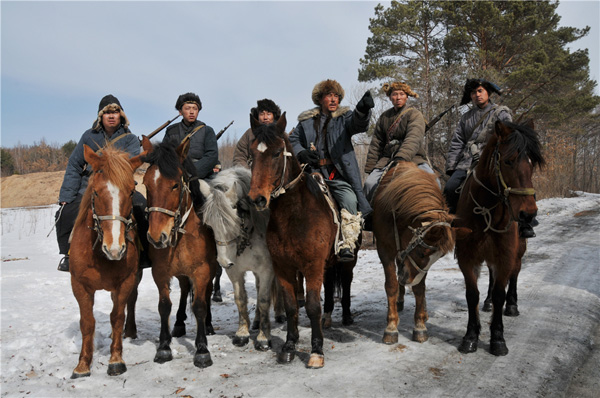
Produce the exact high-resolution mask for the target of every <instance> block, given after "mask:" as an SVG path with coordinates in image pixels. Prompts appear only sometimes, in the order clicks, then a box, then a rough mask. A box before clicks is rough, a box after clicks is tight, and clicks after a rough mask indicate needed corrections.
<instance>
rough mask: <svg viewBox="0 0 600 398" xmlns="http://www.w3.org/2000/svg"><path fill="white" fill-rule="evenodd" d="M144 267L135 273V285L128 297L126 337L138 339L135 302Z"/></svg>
mask: <svg viewBox="0 0 600 398" xmlns="http://www.w3.org/2000/svg"><path fill="white" fill-rule="evenodd" d="M143 275H144V269H143V268H139V269H138V271H137V272H136V275H135V286H134V287H133V290H132V291H131V293H130V294H129V298H128V299H127V318H125V333H124V336H123V337H124V338H128V337H129V338H132V339H137V325H136V324H135V303H136V302H137V298H138V286H139V285H140V282H141V281H142V276H143Z"/></svg>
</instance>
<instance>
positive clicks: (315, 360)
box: [306, 354, 325, 369]
mask: <svg viewBox="0 0 600 398" xmlns="http://www.w3.org/2000/svg"><path fill="white" fill-rule="evenodd" d="M323 366H325V357H323V355H321V354H310V358H309V359H308V364H307V365H306V367H307V368H309V369H321V368H322V367H323Z"/></svg>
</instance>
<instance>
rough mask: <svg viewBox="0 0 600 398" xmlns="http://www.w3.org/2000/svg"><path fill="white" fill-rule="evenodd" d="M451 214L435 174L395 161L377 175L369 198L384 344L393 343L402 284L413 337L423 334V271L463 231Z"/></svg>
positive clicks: (419, 338) (425, 316)
mask: <svg viewBox="0 0 600 398" xmlns="http://www.w3.org/2000/svg"><path fill="white" fill-rule="evenodd" d="M452 219H453V216H452V215H450V214H449V213H448V207H447V206H446V202H445V200H444V197H443V194H442V191H441V190H440V188H439V185H438V183H437V181H436V177H435V175H433V174H430V173H427V172H425V171H423V170H421V169H419V168H418V167H417V166H416V165H415V164H414V163H412V162H399V163H397V164H395V165H393V166H391V167H390V169H389V170H388V172H387V173H386V174H385V176H384V177H383V178H382V179H381V183H380V185H379V187H378V189H377V192H376V194H375V198H374V201H373V234H374V235H375V238H376V242H377V253H378V254H379V259H380V260H381V264H382V265H383V270H384V273H385V291H386V294H387V301H388V314H387V322H388V324H387V327H386V329H385V332H384V335H383V342H384V343H386V344H394V343H397V342H398V311H399V310H400V311H401V310H402V307H403V303H404V293H405V287H406V286H411V287H412V291H413V293H414V295H415V302H416V307H415V315H414V320H415V326H414V329H413V340H415V341H418V342H421V343H422V342H424V341H426V340H427V339H428V335H427V327H426V326H425V322H426V321H427V320H428V319H429V315H428V314H427V304H426V300H425V279H426V277H427V271H428V270H429V269H430V267H431V266H432V265H433V263H434V262H435V261H437V260H438V259H439V258H440V257H441V256H443V255H445V254H446V253H448V252H449V251H451V250H452V249H453V248H454V242H455V239H456V238H457V235H458V238H461V237H463V236H464V235H465V234H466V233H468V230H466V229H457V228H453V227H451V223H452ZM396 274H397V275H396ZM399 304H400V306H401V308H398V305H399Z"/></svg>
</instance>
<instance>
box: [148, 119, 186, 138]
mask: <svg viewBox="0 0 600 398" xmlns="http://www.w3.org/2000/svg"><path fill="white" fill-rule="evenodd" d="M179 116H181V115H177V116H175V117H174V118H173V119H171V120H167V121H166V122H164V123H163V124H162V125H161V126H160V127H158V128H157V129H156V130H154V131H153V132H151V133H150V134H148V139H150V138H152V137H154V136H155V135H156V134H158V133H160V131H161V130H162V129H164V128H165V127H167V126H168V125H169V124H171V123H173V121H174V120H175V119H177V118H178V117H179Z"/></svg>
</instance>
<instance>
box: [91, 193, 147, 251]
mask: <svg viewBox="0 0 600 398" xmlns="http://www.w3.org/2000/svg"><path fill="white" fill-rule="evenodd" d="M94 195H96V192H92V195H91V197H92V198H91V202H92V219H93V220H94V226H93V227H89V228H90V229H92V230H93V231H95V232H96V241H95V242H94V245H93V246H92V250H94V249H96V245H97V244H98V242H100V241H102V240H103V239H104V231H103V230H102V224H101V222H102V221H120V222H122V223H123V224H125V239H127V240H128V241H130V242H132V243H134V240H133V237H132V236H131V235H130V234H129V231H131V230H133V229H135V225H136V224H135V221H134V220H133V206H132V208H131V212H130V213H129V217H128V218H125V217H123V216H120V215H115V214H109V215H106V216H99V215H98V213H96V205H95V203H94Z"/></svg>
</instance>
